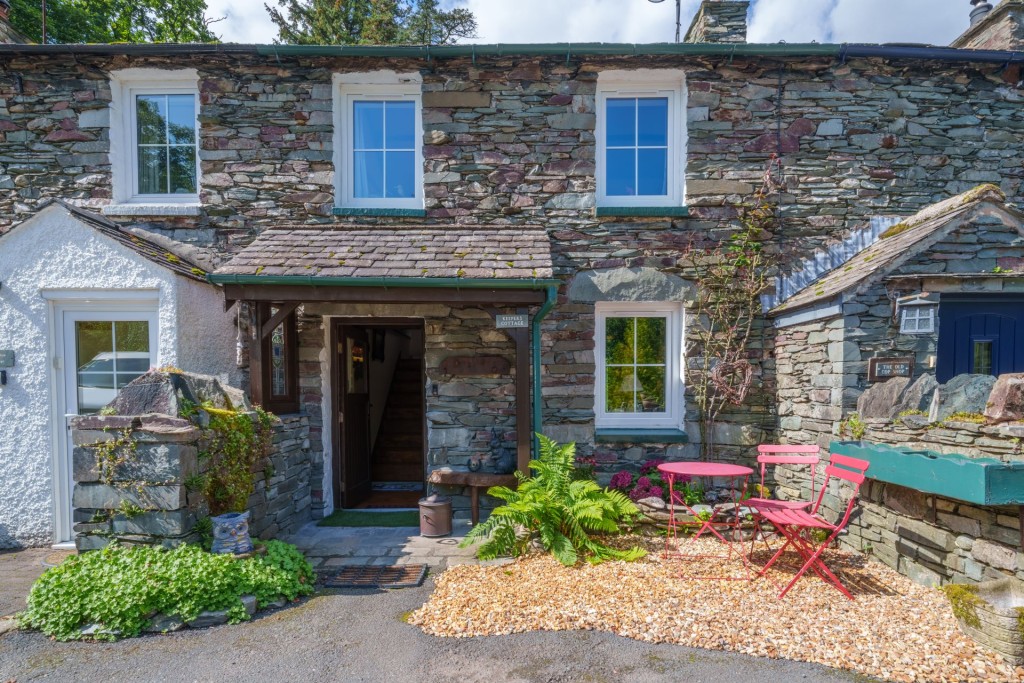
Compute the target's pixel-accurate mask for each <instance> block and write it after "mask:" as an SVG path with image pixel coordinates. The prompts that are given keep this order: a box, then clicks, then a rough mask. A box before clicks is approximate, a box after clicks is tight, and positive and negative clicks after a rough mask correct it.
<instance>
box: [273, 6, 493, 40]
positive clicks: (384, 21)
mask: <svg viewBox="0 0 1024 683" xmlns="http://www.w3.org/2000/svg"><path fill="white" fill-rule="evenodd" d="M264 7H266V9H267V12H269V13H270V18H271V20H272V21H273V22H274V23H275V24H277V33H278V37H277V40H278V42H280V43H288V44H294V45H354V44H364V45H374V44H378V45H395V44H413V45H449V44H451V43H454V42H455V41H457V40H458V39H460V38H472V37H474V36H475V35H476V18H475V17H474V16H473V13H472V12H470V11H469V10H467V9H465V8H461V7H457V8H455V9H451V10H445V9H442V8H441V7H440V6H439V3H438V0H277V6H276V7H271V6H270V5H269V4H268V5H264Z"/></svg>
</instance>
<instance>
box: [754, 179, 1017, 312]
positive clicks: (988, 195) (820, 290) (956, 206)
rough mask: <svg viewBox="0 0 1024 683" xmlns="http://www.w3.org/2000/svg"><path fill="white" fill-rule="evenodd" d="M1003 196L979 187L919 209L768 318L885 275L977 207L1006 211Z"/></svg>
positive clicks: (992, 188)
mask: <svg viewBox="0 0 1024 683" xmlns="http://www.w3.org/2000/svg"><path fill="white" fill-rule="evenodd" d="M1005 201H1006V195H1004V194H1003V192H1002V191H1001V190H1000V189H999V188H998V187H996V186H995V185H981V186H979V187H976V188H974V189H973V190H970V191H968V192H965V193H963V194H960V195H957V196H955V197H951V198H950V199H947V200H945V201H942V202H939V203H938V204H932V205H931V206H929V207H927V208H925V209H923V210H921V211H920V212H918V213H916V214H914V215H913V216H911V217H910V218H907V219H906V220H904V221H902V222H900V223H897V224H896V225H894V226H892V227H891V228H889V229H888V230H886V231H885V232H883V233H882V236H881V237H880V238H879V239H878V241H877V242H875V243H874V244H872V245H871V246H870V247H868V248H866V249H864V250H863V251H861V252H859V253H857V254H855V255H854V256H853V257H852V258H850V259H849V260H848V261H846V263H844V264H843V265H841V266H839V267H838V268H835V269H833V270H830V271H829V272H827V273H825V274H824V275H822V276H821V277H820V278H818V279H817V280H815V281H814V282H812V283H811V284H809V285H807V286H806V287H804V288H803V289H801V290H800V291H799V292H797V293H796V294H794V295H793V296H791V297H790V298H789V299H786V300H785V301H784V302H782V303H781V304H779V305H778V306H776V307H775V308H773V309H771V310H770V311H769V312H768V315H769V316H775V315H780V314H782V313H789V312H791V311H795V310H797V309H801V308H806V307H808V306H812V305H814V304H823V303H827V302H829V301H830V300H831V299H832V298H833V297H835V296H837V295H839V294H841V293H843V292H845V291H847V290H850V289H853V288H854V287H856V286H858V285H860V284H861V283H862V282H864V281H865V280H867V279H868V278H870V277H871V276H872V275H875V274H877V273H885V272H888V271H890V270H892V269H893V268H895V267H896V266H897V265H899V264H900V263H902V262H903V261H904V260H906V259H907V258H910V257H911V256H913V255H914V254H917V253H919V252H920V251H922V250H924V249H926V248H928V247H929V246H931V245H932V244H933V243H934V242H935V241H936V240H937V239H939V238H940V237H941V235H942V232H943V231H942V228H944V227H946V226H950V225H951V224H954V223H956V224H959V223H960V222H961V221H959V220H958V219H961V218H962V217H966V216H968V215H969V214H973V213H974V212H975V211H977V210H978V208H979V205H981V204H984V203H988V204H996V205H998V206H999V207H1002V208H1005V206H1004V202H1005Z"/></svg>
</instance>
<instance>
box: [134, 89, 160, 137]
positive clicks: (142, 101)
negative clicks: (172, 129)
mask: <svg viewBox="0 0 1024 683" xmlns="http://www.w3.org/2000/svg"><path fill="white" fill-rule="evenodd" d="M135 104H136V108H135V121H136V124H137V126H138V135H139V144H140V145H164V144H167V96H166V95H138V96H137V97H136V98H135Z"/></svg>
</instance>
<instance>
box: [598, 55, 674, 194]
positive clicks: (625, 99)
mask: <svg viewBox="0 0 1024 683" xmlns="http://www.w3.org/2000/svg"><path fill="white" fill-rule="evenodd" d="M596 137H597V164H596V168H597V205H598V206H621V207H632V206H658V207H674V206H682V204H683V199H684V197H685V188H684V184H685V169H686V90H685V76H684V75H683V73H682V72H680V71H677V70H654V69H643V70H639V71H606V72H602V73H600V74H599V75H598V79H597V129H596Z"/></svg>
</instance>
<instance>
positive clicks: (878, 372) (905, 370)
mask: <svg viewBox="0 0 1024 683" xmlns="http://www.w3.org/2000/svg"><path fill="white" fill-rule="evenodd" d="M916 362H917V358H915V357H914V356H898V357H893V358H870V359H868V381H869V382H879V381H884V380H887V379H889V378H890V377H913V376H914V364H915V363H916Z"/></svg>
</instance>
